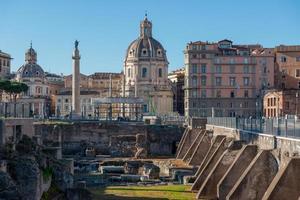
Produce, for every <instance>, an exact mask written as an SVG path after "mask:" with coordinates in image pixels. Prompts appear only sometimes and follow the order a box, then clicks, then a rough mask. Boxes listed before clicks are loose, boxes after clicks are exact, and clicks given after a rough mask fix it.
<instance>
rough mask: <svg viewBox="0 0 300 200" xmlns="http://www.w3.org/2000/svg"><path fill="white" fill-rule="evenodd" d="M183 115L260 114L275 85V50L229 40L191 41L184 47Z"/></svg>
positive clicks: (245, 115) (225, 115) (224, 115)
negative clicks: (267, 96) (265, 92)
mask: <svg viewBox="0 0 300 200" xmlns="http://www.w3.org/2000/svg"><path fill="white" fill-rule="evenodd" d="M184 56H185V57H184V60H185V87H184V90H185V102H184V104H185V116H187V117H207V116H216V117H217V116H219V117H221V116H222V117H227V116H228V117H234V116H241V117H242V116H243V117H249V116H261V115H262V107H263V96H264V91H265V90H266V89H269V88H273V87H274V50H273V49H269V48H263V47H262V46H261V45H259V44H256V45H234V44H233V42H232V41H230V40H221V41H219V42H212V43H209V42H202V41H198V42H190V43H188V44H187V46H186V49H185V51H184Z"/></svg>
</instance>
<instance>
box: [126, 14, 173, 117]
mask: <svg viewBox="0 0 300 200" xmlns="http://www.w3.org/2000/svg"><path fill="white" fill-rule="evenodd" d="M168 64H169V63H168V59H167V55H166V50H165V49H164V47H163V46H162V45H161V44H160V42H158V41H157V40H155V39H154V38H153V37H152V23H151V21H149V20H148V18H147V16H145V18H144V20H143V21H141V23H140V35H139V37H138V38H137V39H136V40H134V41H133V42H131V43H130V45H129V47H128V49H127V52H126V57H125V60H124V76H125V87H124V88H123V95H124V97H140V98H143V100H144V104H143V113H144V114H151V115H163V114H168V113H170V112H172V111H173V94H172V90H171V85H170V82H169V81H168Z"/></svg>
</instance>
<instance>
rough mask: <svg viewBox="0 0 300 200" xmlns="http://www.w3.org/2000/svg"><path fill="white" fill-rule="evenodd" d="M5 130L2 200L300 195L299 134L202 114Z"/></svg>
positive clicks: (29, 123)
mask: <svg viewBox="0 0 300 200" xmlns="http://www.w3.org/2000/svg"><path fill="white" fill-rule="evenodd" d="M1 130H2V132H1V133H2V134H1V171H0V178H1V184H0V199H178V200H179V199H207V200H208V199H220V200H222V199H224V200H225V199H236V200H240V199H247V200H248V199H251V200H256V199H263V200H267V199H269V200H271V199H278V200H285V199H286V200H290V199H295V200H297V199H298V198H299V196H300V181H299V180H300V178H299V177H300V158H299V154H298V152H299V150H298V149H299V145H300V141H299V140H298V139H291V138H284V137H276V136H271V135H266V134H257V133H251V132H244V131H241V130H238V129H233V128H226V127H223V126H216V125H212V124H209V123H207V122H206V120H196V119H195V120H192V122H190V123H188V124H185V125H184V126H180V125H170V124H145V123H141V122H99V121H69V122H55V121H34V120H32V119H30V120H29V119H22V120H19V121H15V120H14V121H12V120H9V119H6V120H1ZM149 194H150V197H149ZM147 195H148V196H147Z"/></svg>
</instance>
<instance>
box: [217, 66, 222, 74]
mask: <svg viewBox="0 0 300 200" xmlns="http://www.w3.org/2000/svg"><path fill="white" fill-rule="evenodd" d="M216 73H219V74H220V73H222V67H221V66H216Z"/></svg>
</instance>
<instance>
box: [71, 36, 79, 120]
mask: <svg viewBox="0 0 300 200" xmlns="http://www.w3.org/2000/svg"><path fill="white" fill-rule="evenodd" d="M78 44H79V42H78V41H77V40H76V41H75V49H74V51H73V56H72V59H73V76H72V109H73V110H72V117H75V118H76V117H80V114H81V113H80V55H79V50H78Z"/></svg>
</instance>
